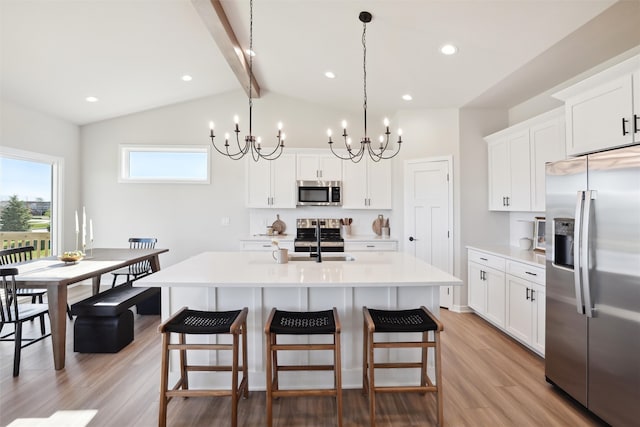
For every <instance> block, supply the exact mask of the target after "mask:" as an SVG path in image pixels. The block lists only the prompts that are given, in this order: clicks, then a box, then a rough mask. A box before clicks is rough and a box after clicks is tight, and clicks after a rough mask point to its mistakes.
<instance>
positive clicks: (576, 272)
mask: <svg viewBox="0 0 640 427" xmlns="http://www.w3.org/2000/svg"><path fill="white" fill-rule="evenodd" d="M584 196H585V191H578V195H577V197H576V212H575V216H574V218H575V226H574V236H573V253H574V257H575V258H574V266H573V284H574V287H575V291H576V308H577V310H578V314H584V304H583V301H582V300H583V298H582V283H581V282H580V266H581V264H582V259H581V255H582V252H581V245H580V240H581V237H582V227H581V224H582V202H583V200H584Z"/></svg>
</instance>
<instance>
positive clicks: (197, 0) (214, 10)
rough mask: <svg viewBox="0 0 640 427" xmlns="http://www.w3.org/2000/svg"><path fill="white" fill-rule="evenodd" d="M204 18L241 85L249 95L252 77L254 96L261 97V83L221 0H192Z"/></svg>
mask: <svg viewBox="0 0 640 427" xmlns="http://www.w3.org/2000/svg"><path fill="white" fill-rule="evenodd" d="M191 3H192V4H193V6H194V7H195V9H196V11H197V12H198V14H199V15H200V18H202V21H203V22H204V24H205V26H206V27H207V30H209V33H210V34H211V36H212V37H213V40H215V42H216V44H217V45H218V48H219V49H220V52H222V55H223V56H224V58H225V59H226V60H227V63H228V64H229V66H230V67H231V70H232V71H233V73H234V74H235V75H236V78H237V79H238V81H239V82H240V85H241V86H242V88H243V89H244V91H245V92H246V94H247V96H249V79H251V89H252V92H253V93H252V97H253V98H260V85H258V82H257V81H256V78H255V76H254V75H253V74H252V73H251V71H250V70H249V63H248V62H247V59H246V57H245V54H244V52H243V51H242V47H241V46H240V43H239V42H238V39H237V37H236V35H235V33H234V32H233V28H231V24H230V23H229V20H228V19H227V15H226V14H225V13H224V9H223V8H222V4H221V2H220V0H191Z"/></svg>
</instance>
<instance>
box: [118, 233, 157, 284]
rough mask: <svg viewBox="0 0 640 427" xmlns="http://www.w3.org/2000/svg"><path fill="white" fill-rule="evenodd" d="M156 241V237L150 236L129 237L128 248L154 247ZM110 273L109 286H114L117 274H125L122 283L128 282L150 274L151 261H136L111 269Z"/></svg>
mask: <svg viewBox="0 0 640 427" xmlns="http://www.w3.org/2000/svg"><path fill="white" fill-rule="evenodd" d="M157 241H158V239H155V238H150V237H131V238H130V239H129V249H154V248H155V247H156V242H157ZM111 274H113V283H111V288H114V287H115V286H116V282H117V280H118V277H119V276H126V278H127V279H126V281H125V282H124V283H129V282H133V281H135V280H138V279H139V278H141V277H144V276H146V275H148V274H151V262H149V261H141V262H137V263H135V264H132V265H130V266H128V267H124V268H121V269H119V270H116V271H113V272H111Z"/></svg>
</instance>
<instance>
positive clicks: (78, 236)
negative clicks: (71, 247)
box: [76, 231, 80, 251]
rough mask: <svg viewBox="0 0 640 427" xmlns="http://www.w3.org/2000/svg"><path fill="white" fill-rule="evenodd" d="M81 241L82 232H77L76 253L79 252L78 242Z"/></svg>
mask: <svg viewBox="0 0 640 427" xmlns="http://www.w3.org/2000/svg"><path fill="white" fill-rule="evenodd" d="M79 239H80V232H79V231H76V251H77V250H78V240H79Z"/></svg>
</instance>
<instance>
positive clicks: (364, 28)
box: [362, 22, 367, 139]
mask: <svg viewBox="0 0 640 427" xmlns="http://www.w3.org/2000/svg"><path fill="white" fill-rule="evenodd" d="M362 75H363V81H364V103H363V104H362V107H363V108H364V137H365V139H366V138H367V23H366V22H363V23H362Z"/></svg>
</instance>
